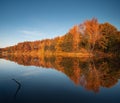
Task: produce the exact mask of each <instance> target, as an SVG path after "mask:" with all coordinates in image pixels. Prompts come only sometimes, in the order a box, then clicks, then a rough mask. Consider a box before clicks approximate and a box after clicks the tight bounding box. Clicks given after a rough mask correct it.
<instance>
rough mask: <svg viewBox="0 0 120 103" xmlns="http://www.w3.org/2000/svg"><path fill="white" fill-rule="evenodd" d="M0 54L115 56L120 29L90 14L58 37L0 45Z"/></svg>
mask: <svg viewBox="0 0 120 103" xmlns="http://www.w3.org/2000/svg"><path fill="white" fill-rule="evenodd" d="M0 54H2V55H7V54H14V55H21V54H22V55H36V56H39V55H62V56H64V55H68V56H72V57H73V56H83V57H84V56H85V57H86V56H113V55H117V56H118V55H120V31H118V30H117V28H116V27H115V26H113V25H112V24H110V23H108V22H106V23H102V24H101V23H99V22H98V20H97V19H96V18H93V19H92V20H86V21H85V22H83V23H82V24H80V25H75V26H74V27H73V28H71V29H70V30H69V31H68V32H67V33H66V34H65V35H63V36H61V37H55V38H53V39H44V40H38V41H33V42H31V41H25V42H21V43H18V44H17V45H14V46H10V47H6V48H1V49H0Z"/></svg>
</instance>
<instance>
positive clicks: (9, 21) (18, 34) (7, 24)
mask: <svg viewBox="0 0 120 103" xmlns="http://www.w3.org/2000/svg"><path fill="white" fill-rule="evenodd" d="M93 17H96V18H98V21H99V22H100V23H103V22H110V23H111V24H113V25H114V26H116V27H117V28H118V29H119V30H120V0H0V47H6V46H10V45H14V44H16V43H18V42H22V41H33V40H41V39H44V38H53V37H56V36H59V35H64V34H65V33H66V32H68V30H69V29H70V28H71V27H72V26H73V25H75V24H80V23H82V22H83V21H84V20H86V19H91V18H93Z"/></svg>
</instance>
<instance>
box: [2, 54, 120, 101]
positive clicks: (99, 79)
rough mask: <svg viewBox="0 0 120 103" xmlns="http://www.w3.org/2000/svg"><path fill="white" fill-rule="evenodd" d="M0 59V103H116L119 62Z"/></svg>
mask: <svg viewBox="0 0 120 103" xmlns="http://www.w3.org/2000/svg"><path fill="white" fill-rule="evenodd" d="M0 58H1V59H0V103H120V80H119V79H120V61H119V59H113V58H102V59H92V58H71V57H55V56H52V57H30V56H23V55H21V56H10V55H9V56H4V57H0Z"/></svg>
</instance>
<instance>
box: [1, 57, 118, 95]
mask: <svg viewBox="0 0 120 103" xmlns="http://www.w3.org/2000/svg"><path fill="white" fill-rule="evenodd" d="M2 58H4V59H7V60H11V61H14V62H17V63H18V64H20V65H24V66H39V67H44V68H54V69H56V70H58V71H61V72H63V73H64V74H66V75H67V76H68V77H69V78H70V79H71V80H72V81H73V82H74V83H75V84H76V85H81V86H83V87H84V88H85V89H87V90H92V91H94V92H99V89H100V87H106V88H110V87H112V86H114V85H115V84H116V83H117V82H118V79H119V78H120V61H119V59H117V58H114V59H113V58H103V59H89V58H77V57H75V58H73V57H61V56H59V57H55V56H51V57H46V56H45V57H44V56H42V57H31V56H23V55H19V56H13V55H9V56H6V57H2ZM13 80H14V81H15V82H16V80H15V79H13ZM16 83H17V82H16ZM17 84H19V83H17ZM18 87H19V89H20V87H21V85H19V86H18ZM19 89H18V90H17V92H18V91H19ZM16 94H17V93H16Z"/></svg>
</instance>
